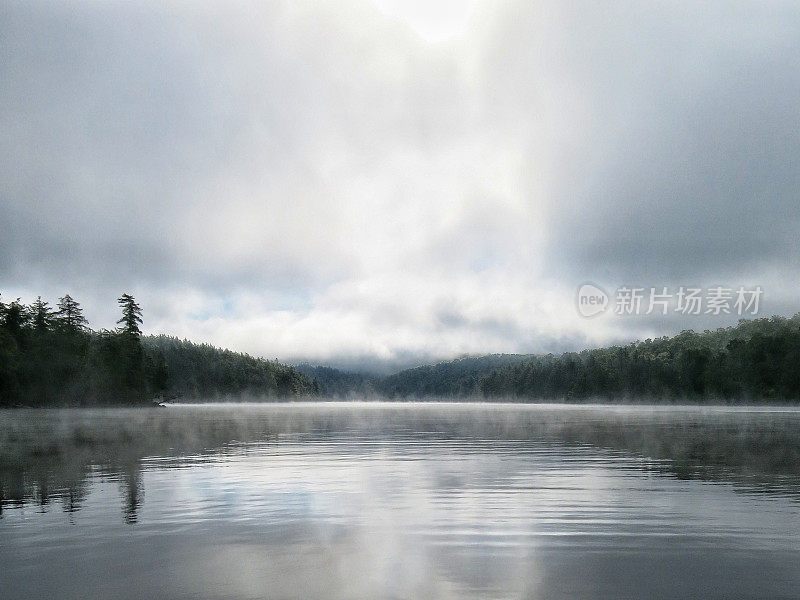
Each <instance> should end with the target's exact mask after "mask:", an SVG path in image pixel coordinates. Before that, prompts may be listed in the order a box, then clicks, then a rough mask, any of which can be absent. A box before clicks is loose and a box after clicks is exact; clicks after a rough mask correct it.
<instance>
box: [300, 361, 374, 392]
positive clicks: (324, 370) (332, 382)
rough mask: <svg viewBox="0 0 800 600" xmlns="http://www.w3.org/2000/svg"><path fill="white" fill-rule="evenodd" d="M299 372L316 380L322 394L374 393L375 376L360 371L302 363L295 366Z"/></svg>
mask: <svg viewBox="0 0 800 600" xmlns="http://www.w3.org/2000/svg"><path fill="white" fill-rule="evenodd" d="M295 368H296V369H297V370H298V371H299V372H300V373H302V374H303V375H305V376H306V377H308V378H309V379H311V380H313V381H315V382H316V384H317V387H318V389H319V393H320V395H322V396H330V397H342V398H345V397H350V396H356V395H362V396H363V395H372V394H374V393H375V391H376V389H375V384H376V381H377V379H378V378H377V377H375V376H372V375H364V374H362V373H350V372H347V371H342V370H339V369H334V368H333V367H323V366H317V365H310V364H308V363H303V364H300V365H297V366H296V367H295Z"/></svg>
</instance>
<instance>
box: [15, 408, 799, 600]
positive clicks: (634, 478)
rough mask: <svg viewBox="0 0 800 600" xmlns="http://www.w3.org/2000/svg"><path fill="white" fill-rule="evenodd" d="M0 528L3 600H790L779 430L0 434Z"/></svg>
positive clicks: (188, 419) (792, 417) (721, 416)
mask: <svg viewBox="0 0 800 600" xmlns="http://www.w3.org/2000/svg"><path fill="white" fill-rule="evenodd" d="M0 507H1V510H0V565H2V568H0V590H2V595H3V597H4V598H7V599H9V600H10V599H17V598H19V599H22V598H43V597H44V598H48V597H59V598H62V599H68V598H75V599H78V598H80V599H86V598H104V599H105V598H143V597H150V598H187V599H188V598H208V599H222V598H226V599H237V600H238V599H246V598H265V597H266V598H298V599H299V598H303V599H313V598H370V599H372V598H430V599H432V598H676V597H685V598H689V597H691V598H701V597H702V598H765V597H769V598H789V597H795V596H796V593H797V590H798V589H800V573H798V570H797V565H798V564H800V518H798V517H800V410H799V409H797V408H764V407H758V408H723V407H704V408H689V407H664V406H660V407H651V406H599V405H590V406H586V405H583V406H571V405H509V404H466V403H461V404H451V403H425V404H423V403H378V402H375V403H358V402H354V403H316V404H306V403H296V404H252V405H241V404H238V405H219V404H217V405H214V404H209V405H183V406H170V407H168V408H166V409H158V408H153V409H96V410H94V409H93V410H88V409H71V410H15V411H0Z"/></svg>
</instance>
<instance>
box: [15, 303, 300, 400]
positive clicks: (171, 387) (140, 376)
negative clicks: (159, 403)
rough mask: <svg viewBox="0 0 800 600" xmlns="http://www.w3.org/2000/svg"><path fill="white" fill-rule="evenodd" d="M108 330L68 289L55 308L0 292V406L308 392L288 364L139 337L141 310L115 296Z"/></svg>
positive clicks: (168, 340) (167, 339)
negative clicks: (116, 311)
mask: <svg viewBox="0 0 800 600" xmlns="http://www.w3.org/2000/svg"><path fill="white" fill-rule="evenodd" d="M117 302H118V304H119V307H120V311H121V316H120V319H119V320H118V321H117V325H118V327H117V328H115V329H113V330H107V329H103V330H100V331H93V330H92V329H90V328H89V324H88V321H87V320H86V317H85V316H84V314H83V309H82V307H81V305H80V303H78V302H77V301H76V300H75V299H73V298H72V297H71V296H70V295H69V294H66V295H64V296H63V297H61V298H59V300H58V302H57V304H56V306H55V307H51V306H50V304H49V303H48V302H46V301H44V300H42V298H41V297H38V298H37V299H36V301H35V302H33V303H32V304H30V305H25V304H23V303H22V302H21V301H20V299H16V300H14V301H12V302H9V303H5V302H3V301H2V298H0V406H18V405H19V406H72V405H80V406H91V405H107V404H141V403H148V402H150V401H152V399H154V398H186V397H191V398H193V399H198V400H199V399H206V398H210V397H220V396H232V395H240V394H244V393H248V394H252V395H257V396H266V395H269V396H284V395H299V394H313V393H314V382H312V381H311V380H310V379H308V378H307V377H305V376H304V375H302V374H300V373H299V372H297V371H296V370H294V369H292V368H291V367H287V366H285V365H280V364H277V363H272V362H269V361H265V360H263V359H257V358H253V357H250V356H247V355H242V354H237V353H234V352H230V351H227V350H219V349H216V348H212V347H211V346H207V345H198V344H192V343H190V342H186V341H179V340H176V339H174V338H166V337H164V336H159V337H155V338H149V337H144V336H142V332H141V328H140V325H141V324H142V309H141V307H140V306H139V304H138V303H137V302H136V300H135V298H134V297H133V296H132V295H130V294H122V296H120V297H119V299H118V300H117Z"/></svg>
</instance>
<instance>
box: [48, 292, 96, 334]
mask: <svg viewBox="0 0 800 600" xmlns="http://www.w3.org/2000/svg"><path fill="white" fill-rule="evenodd" d="M56 322H57V324H58V325H59V326H60V327H61V328H62V329H64V330H66V331H69V332H75V331H83V330H85V329H86V327H87V325H88V321H87V320H86V318H85V317H84V316H83V309H82V308H81V305H80V304H78V303H77V302H75V300H73V299H72V296H70V295H69V294H66V295H65V296H63V297H62V298H59V299H58V310H57V311H56Z"/></svg>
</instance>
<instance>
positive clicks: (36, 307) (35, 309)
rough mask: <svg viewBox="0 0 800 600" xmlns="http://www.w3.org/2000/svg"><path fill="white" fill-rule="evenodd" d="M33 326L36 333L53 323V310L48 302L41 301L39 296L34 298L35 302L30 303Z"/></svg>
mask: <svg viewBox="0 0 800 600" xmlns="http://www.w3.org/2000/svg"><path fill="white" fill-rule="evenodd" d="M31 313H32V319H33V328H34V330H35V331H36V333H43V332H45V331H47V330H48V329H50V326H51V325H52V324H53V311H52V310H50V304H49V303H47V302H45V301H43V300H42V297H41V296H38V297H37V298H36V302H34V303H33V304H32V305H31Z"/></svg>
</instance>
